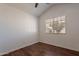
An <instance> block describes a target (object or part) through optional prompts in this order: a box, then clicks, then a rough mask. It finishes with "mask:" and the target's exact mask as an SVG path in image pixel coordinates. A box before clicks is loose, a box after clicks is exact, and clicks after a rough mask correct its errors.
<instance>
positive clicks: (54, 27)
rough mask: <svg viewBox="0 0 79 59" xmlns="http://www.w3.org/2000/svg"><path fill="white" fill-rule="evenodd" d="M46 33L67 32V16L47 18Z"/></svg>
mask: <svg viewBox="0 0 79 59" xmlns="http://www.w3.org/2000/svg"><path fill="white" fill-rule="evenodd" d="M46 33H66V30H65V16H61V17H56V18H52V19H47V20H46Z"/></svg>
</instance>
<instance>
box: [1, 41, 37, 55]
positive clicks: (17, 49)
mask: <svg viewBox="0 0 79 59" xmlns="http://www.w3.org/2000/svg"><path fill="white" fill-rule="evenodd" d="M36 43H38V42H34V43H31V44H29V45H23V46H21V47H17V48H15V49H12V50H9V51H6V52H3V53H0V56H2V55H5V54H8V53H10V52H13V51H16V50H19V49H21V48H24V47H27V46H30V45H33V44H36Z"/></svg>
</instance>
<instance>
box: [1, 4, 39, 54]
mask: <svg viewBox="0 0 79 59" xmlns="http://www.w3.org/2000/svg"><path fill="white" fill-rule="evenodd" d="M37 28H38V26H37V18H36V17H34V16H32V15H29V14H27V13H24V12H23V11H21V10H18V9H16V8H12V7H9V6H6V5H4V4H0V55H2V54H5V53H8V52H10V51H13V50H16V49H19V48H22V47H25V46H28V45H31V44H34V43H36V42H38V29H37Z"/></svg>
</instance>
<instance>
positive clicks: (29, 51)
mask: <svg viewBox="0 0 79 59" xmlns="http://www.w3.org/2000/svg"><path fill="white" fill-rule="evenodd" d="M3 56H79V52H77V51H73V50H69V49H65V48H61V47H57V46H53V45H49V44H45V43H41V42H39V43H36V44H33V45H31V46H28V47H24V48H22V49H19V50H16V51H13V52H11V53H8V54H5V55H3Z"/></svg>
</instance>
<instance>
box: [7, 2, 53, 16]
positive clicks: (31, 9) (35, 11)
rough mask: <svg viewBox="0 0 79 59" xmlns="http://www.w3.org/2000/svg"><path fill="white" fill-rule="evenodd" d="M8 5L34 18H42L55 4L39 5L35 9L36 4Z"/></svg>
mask: <svg viewBox="0 0 79 59" xmlns="http://www.w3.org/2000/svg"><path fill="white" fill-rule="evenodd" d="M7 5H9V6H11V7H15V8H18V9H20V10H22V11H24V12H27V13H30V14H32V15H34V16H40V15H41V14H42V13H43V12H44V11H45V10H46V9H48V8H49V7H50V6H52V5H54V4H53V3H39V5H38V7H37V8H35V3H7Z"/></svg>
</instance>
